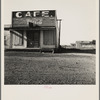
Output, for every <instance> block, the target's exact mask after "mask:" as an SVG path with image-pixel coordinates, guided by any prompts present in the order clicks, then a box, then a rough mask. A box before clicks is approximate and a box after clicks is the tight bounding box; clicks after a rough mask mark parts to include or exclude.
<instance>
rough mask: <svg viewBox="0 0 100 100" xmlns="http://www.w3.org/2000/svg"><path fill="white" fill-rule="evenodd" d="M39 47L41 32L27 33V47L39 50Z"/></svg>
mask: <svg viewBox="0 0 100 100" xmlns="http://www.w3.org/2000/svg"><path fill="white" fill-rule="evenodd" d="M39 46H40V31H39V30H29V31H27V47H28V48H39Z"/></svg>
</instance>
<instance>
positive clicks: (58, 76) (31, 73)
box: [4, 52, 96, 85]
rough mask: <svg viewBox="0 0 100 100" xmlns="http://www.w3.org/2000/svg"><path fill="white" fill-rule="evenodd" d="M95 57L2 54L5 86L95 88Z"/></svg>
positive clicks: (91, 55) (26, 53) (21, 53)
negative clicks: (54, 85)
mask: <svg viewBox="0 0 100 100" xmlns="http://www.w3.org/2000/svg"><path fill="white" fill-rule="evenodd" d="M95 62H96V55H95V54H84V53H55V54H51V53H44V54H42V53H35V52H34V53H33V52H6V53H5V70H4V72H5V80H4V81H5V84H56V85H58V84H80V85H81V84H95V81H96V80H95V76H96V75H95V74H96V72H95V69H96V64H95Z"/></svg>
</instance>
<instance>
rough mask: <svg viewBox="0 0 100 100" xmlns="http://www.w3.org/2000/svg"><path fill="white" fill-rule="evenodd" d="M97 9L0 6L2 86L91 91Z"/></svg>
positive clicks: (50, 0) (49, 3)
mask: <svg viewBox="0 0 100 100" xmlns="http://www.w3.org/2000/svg"><path fill="white" fill-rule="evenodd" d="M97 3H98V0H59V1H58V0H42V1H40V0H26V1H25V0H9V1H7V0H4V1H3V25H4V26H3V30H4V31H3V33H2V34H3V41H4V43H3V47H4V48H3V51H4V73H3V75H4V86H5V87H9V86H10V87H12V86H15V88H16V87H17V86H24V85H25V86H26V85H27V86H33V85H34V86H35V88H36V86H38V85H39V86H44V88H46V89H52V88H53V87H54V86H61V87H62V86H66V87H70V86H83V87H84V86H86V85H88V86H93V87H96V85H97V84H98V83H97V82H98V78H97V74H98V67H97V64H96V63H97V53H98V51H97V46H98V4H97ZM32 88H33V87H32ZM85 88H86V87H85ZM53 89H54V88H53ZM96 89H97V88H96ZM76 90H77V89H76ZM90 90H91V89H90ZM23 91H24V90H23ZM95 91H96V90H95ZM95 91H94V92H95ZM67 92H68V91H67ZM74 92H75V91H74ZM74 92H73V93H74ZM25 93H26V92H25ZM73 93H72V94H73ZM76 93H77V92H76ZM70 94H71V93H70ZM91 94H92V93H91ZM94 95H95V96H96V94H94ZM88 97H89V96H88ZM90 98H91V100H93V99H92V97H90ZM5 100H6V99H5ZM69 100H73V99H69ZM75 100H80V99H79V98H78V99H75ZM87 100H88V99H87ZM96 100H97V99H96Z"/></svg>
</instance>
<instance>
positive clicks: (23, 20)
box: [4, 10, 60, 49]
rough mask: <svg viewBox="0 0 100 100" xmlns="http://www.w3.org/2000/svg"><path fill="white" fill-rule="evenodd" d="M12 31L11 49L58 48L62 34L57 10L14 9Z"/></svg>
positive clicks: (6, 28) (9, 28)
mask: <svg viewBox="0 0 100 100" xmlns="http://www.w3.org/2000/svg"><path fill="white" fill-rule="evenodd" d="M4 29H5V31H9V33H10V38H9V39H10V40H9V41H10V42H9V48H10V49H57V48H59V45H60V34H59V27H58V21H57V15H56V11H55V10H36V11H14V12H12V25H11V26H10V27H5V28H4Z"/></svg>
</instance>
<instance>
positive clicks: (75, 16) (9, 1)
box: [3, 0, 98, 45]
mask: <svg viewBox="0 0 100 100" xmlns="http://www.w3.org/2000/svg"><path fill="white" fill-rule="evenodd" d="M33 10H56V11H57V18H58V19H62V22H61V38H60V39H61V45H69V44H70V43H75V42H76V41H91V40H94V39H96V36H97V33H98V30H97V26H98V22H97V21H98V20H97V18H98V12H97V0H3V19H4V24H11V17H12V16H11V13H12V11H33Z"/></svg>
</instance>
